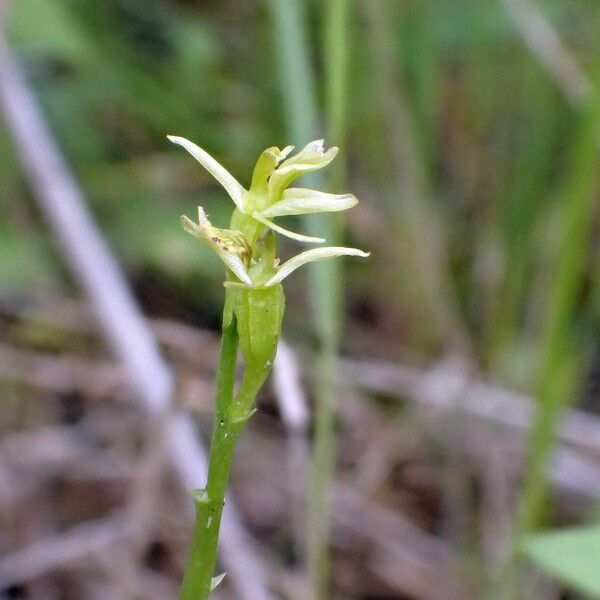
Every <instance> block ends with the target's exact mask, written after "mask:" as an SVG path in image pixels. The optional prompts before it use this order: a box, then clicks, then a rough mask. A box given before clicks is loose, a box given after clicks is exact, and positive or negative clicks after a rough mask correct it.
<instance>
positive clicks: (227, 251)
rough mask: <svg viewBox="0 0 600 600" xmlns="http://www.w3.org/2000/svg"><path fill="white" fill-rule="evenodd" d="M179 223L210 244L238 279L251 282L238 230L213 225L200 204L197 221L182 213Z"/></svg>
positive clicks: (243, 241) (245, 249) (245, 248)
mask: <svg viewBox="0 0 600 600" xmlns="http://www.w3.org/2000/svg"><path fill="white" fill-rule="evenodd" d="M181 225H182V226H183V228H184V229H185V231H187V232H188V233H190V234H191V235H193V236H194V237H196V238H198V239H199V240H201V241H203V242H204V243H205V244H207V245H208V246H210V247H211V248H212V249H213V250H214V251H215V252H216V253H217V255H218V256H219V258H220V259H221V260H222V261H223V262H224V263H225V265H226V266H227V267H228V268H229V269H230V270H231V271H232V272H233V273H234V274H235V275H236V277H237V278H238V279H239V280H240V281H243V282H244V283H245V284H247V285H251V284H252V280H251V279H250V276H249V275H248V271H247V269H246V264H245V262H244V259H243V258H242V256H243V255H244V254H245V253H246V252H247V251H248V248H247V244H245V240H244V238H243V235H242V234H241V233H240V232H239V231H230V230H228V229H217V228H216V227H213V226H212V225H211V223H210V221H209V220H208V218H207V217H206V214H205V213H204V210H203V209H202V208H201V207H200V206H199V207H198V223H194V222H193V221H192V220H191V219H189V218H188V217H186V216H185V215H183V216H182V217H181Z"/></svg>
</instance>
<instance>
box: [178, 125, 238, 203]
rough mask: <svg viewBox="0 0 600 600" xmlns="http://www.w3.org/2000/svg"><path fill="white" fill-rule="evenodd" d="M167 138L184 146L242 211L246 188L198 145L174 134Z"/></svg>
mask: <svg viewBox="0 0 600 600" xmlns="http://www.w3.org/2000/svg"><path fill="white" fill-rule="evenodd" d="M167 138H168V139H169V140H170V141H171V142H173V143H174V144H178V145H179V146H182V147H183V148H185V149H186V150H187V151H188V152H189V153H190V154H191V155H192V156H193V157H194V158H195V159H196V160H197V161H198V162H199V163H200V164H201V165H202V166H203V167H204V168H205V169H206V170H207V171H208V172H209V173H210V174H211V175H212V176H213V177H214V178H215V179H216V180H217V181H218V182H219V183H220V184H221V185H222V186H223V187H224V188H225V191H226V192H227V193H228V194H229V195H230V196H231V199H232V200H233V201H234V202H235V205H236V206H237V207H238V208H239V209H240V210H241V211H242V212H243V210H244V209H243V205H244V202H243V194H244V192H245V191H246V190H245V189H244V188H243V187H242V185H241V184H240V183H239V182H238V181H237V179H236V178H235V177H234V176H233V175H232V174H231V173H230V172H229V171H228V170H227V169H226V168H225V167H224V166H223V165H221V164H220V163H219V162H218V161H216V160H215V159H214V158H213V157H212V156H211V155H210V154H209V153H208V152H205V151H204V150H202V148H200V146H197V145H196V144H194V143H193V142H190V141H189V140H186V139H185V138H182V137H178V136H175V135H168V136H167Z"/></svg>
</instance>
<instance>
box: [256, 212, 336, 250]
mask: <svg viewBox="0 0 600 600" xmlns="http://www.w3.org/2000/svg"><path fill="white" fill-rule="evenodd" d="M252 216H253V217H254V218H255V219H256V220H257V221H258V222H259V223H262V224H263V225H266V226H267V227H268V228H269V229H272V230H273V231H276V232H277V233H280V234H281V235H284V236H285V237H289V238H291V239H293V240H296V241H298V242H307V243H309V244H322V243H323V242H324V241H325V240H324V239H323V238H318V237H311V236H309V235H302V234H301V233H294V232H293V231H290V230H289V229H284V228H283V227H281V226H279V225H276V224H275V223H273V221H269V219H265V218H264V217H262V216H261V215H260V214H259V213H258V212H254V213H252Z"/></svg>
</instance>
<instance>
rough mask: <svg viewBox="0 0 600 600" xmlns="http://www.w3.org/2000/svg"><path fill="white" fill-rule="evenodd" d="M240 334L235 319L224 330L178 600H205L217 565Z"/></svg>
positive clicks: (233, 441)
mask: <svg viewBox="0 0 600 600" xmlns="http://www.w3.org/2000/svg"><path fill="white" fill-rule="evenodd" d="M237 347H238V334H237V327H236V321H235V319H232V321H231V323H230V324H229V325H228V326H227V327H224V328H223V338H222V341H221V356H220V359H219V366H218V369H217V392H216V408H215V417H214V427H213V436H212V442H211V447H210V459H209V466H208V478H207V483H206V489H205V490H198V491H197V492H196V494H195V507H196V524H195V526H194V532H193V534H192V546H191V549H190V554H189V557H188V562H187V566H186V570H185V575H184V577H183V583H182V584H181V590H180V591H179V600H205V599H206V598H208V596H209V594H210V586H211V582H212V578H213V575H214V571H215V565H216V562H217V542H218V538H219V528H220V525H221V514H222V512H223V504H224V503H225V490H226V488H227V482H228V480H229V471H230V468H231V460H232V458H233V452H234V449H235V444H236V441H237V436H238V433H239V430H240V425H239V424H237V423H235V424H233V423H230V422H229V419H228V418H227V415H228V407H229V406H230V405H231V403H232V399H233V386H234V383H235V365H236V357H237Z"/></svg>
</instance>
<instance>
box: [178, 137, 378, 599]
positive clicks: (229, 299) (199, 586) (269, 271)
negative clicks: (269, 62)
mask: <svg viewBox="0 0 600 600" xmlns="http://www.w3.org/2000/svg"><path fill="white" fill-rule="evenodd" d="M168 137H169V139H170V140H171V141H172V142H173V143H175V144H178V145H180V146H182V147H183V148H185V149H186V150H187V151H188V152H189V153H190V154H191V155H192V156H193V157H194V158H195V159H196V160H198V162H200V164H202V166H203V167H204V168H205V169H206V170H207V171H208V172H209V173H210V174H211V175H213V177H214V178H215V179H216V180H217V181H218V182H219V183H220V184H221V185H222V186H223V187H224V188H225V190H226V191H227V193H228V194H229V196H230V197H231V199H232V200H233V202H234V204H235V209H234V211H233V214H232V216H231V222H230V225H229V228H228V229H219V228H217V227H215V226H213V225H212V223H211V222H210V220H209V219H208V217H207V215H206V213H205V212H204V210H203V208H202V207H198V222H194V221H192V220H191V219H189V218H188V217H186V216H183V217H181V222H182V225H183V228H184V229H185V230H186V231H187V232H188V233H190V234H191V235H193V236H194V237H196V238H198V239H199V240H201V241H202V242H203V243H204V244H206V245H208V246H209V247H210V248H212V249H213V250H214V251H215V253H216V254H217V255H218V256H219V258H220V259H221V260H222V261H223V263H225V266H226V267H227V277H226V280H225V283H224V285H225V290H226V291H225V306H224V310H223V338H222V343H221V357H220V360H219V366H218V371H217V385H216V388H217V389H216V406H215V417H214V427H213V435H212V441H211V447H210V457H209V466H208V477H207V483H206V487H205V488H204V489H202V490H194V492H193V494H192V495H193V497H194V503H195V507H196V524H195V527H194V532H193V536H192V545H191V549H190V553H189V557H188V563H187V567H186V571H185V575H184V578H183V583H182V586H181V590H180V593H179V600H205V599H206V598H208V596H209V594H210V593H211V591H212V590H213V589H214V588H215V587H216V586H217V585H218V584H219V583H220V581H221V580H222V579H223V575H219V576H217V577H214V570H215V565H216V556H217V542H218V536H219V527H220V523H221V515H222V511H223V505H224V502H225V491H226V488H227V483H228V480H229V472H230V468H231V461H232V459H233V453H234V450H235V446H236V442H237V438H238V435H239V433H240V431H241V429H242V427H243V426H244V424H245V423H246V421H247V420H248V419H249V418H250V417H251V415H252V413H253V411H254V410H255V409H254V402H255V399H256V395H257V394H258V391H259V390H260V388H261V386H262V385H263V383H264V381H265V380H266V378H267V377H268V375H269V373H270V372H271V368H272V365H273V361H274V359H275V354H276V352H277V344H278V341H279V336H280V333H281V322H282V319H283V313H284V308H285V296H284V293H283V286H282V284H281V282H282V281H283V280H284V279H285V278H286V277H287V276H288V275H290V274H291V273H293V272H294V271H295V270H296V269H297V268H299V267H301V266H302V265H305V264H307V263H309V262H314V261H319V260H325V259H328V258H334V257H337V256H343V255H347V256H360V257H367V256H369V254H368V253H366V252H363V251H362V250H357V249H356V248H344V247H317V248H313V249H311V250H307V251H305V252H301V253H300V254H298V255H296V256H294V257H292V258H290V259H289V260H287V261H285V262H283V263H281V261H280V259H279V258H277V247H276V236H275V233H279V234H281V235H283V236H286V237H289V238H292V239H294V240H297V241H300V242H307V243H314V244H320V243H322V242H324V241H325V240H324V239H322V238H316V237H310V236H307V235H303V234H300V233H295V232H293V231H289V230H288V229H285V228H283V227H281V226H280V225H278V224H277V223H275V222H274V219H276V218H277V217H283V216H289V215H303V214H309V213H319V212H337V211H342V210H346V209H348V208H351V207H353V206H354V205H356V203H357V202H358V201H357V200H356V198H355V197H354V196H353V195H352V194H327V193H324V192H320V191H317V190H309V189H305V188H290V187H289V186H290V185H291V184H292V183H293V182H294V181H295V180H296V179H297V178H298V177H300V176H301V175H303V174H305V173H308V172H310V171H315V170H317V169H321V168H323V167H325V166H327V165H328V164H329V163H330V162H331V161H332V160H333V159H334V158H335V155H336V154H337V152H338V149H337V148H330V149H329V150H327V151H325V149H324V147H323V140H317V141H314V142H311V143H309V144H307V145H306V146H305V147H304V148H303V149H302V150H300V152H298V153H297V154H296V155H294V156H291V157H290V158H288V156H289V155H290V154H291V152H292V150H293V146H287V147H286V148H284V149H283V150H280V149H279V148H275V147H272V148H267V149H266V150H265V151H264V152H263V153H262V154H261V155H260V156H259V158H258V161H257V162H256V166H255V167H254V172H253V174H252V180H251V184H250V187H249V189H247V190H246V189H245V188H244V187H243V186H242V185H241V184H240V183H239V182H238V181H237V180H236V179H235V177H233V176H232V175H231V173H229V171H227V170H226V169H225V168H224V167H223V166H222V165H220V164H219V163H218V162H217V161H216V160H215V159H214V158H213V157H212V156H210V155H209V154H208V153H207V152H205V151H204V150H202V148H200V147H199V146H197V145H196V144H194V143H192V142H190V141H189V140H186V139H185V138H181V137H175V136H168ZM238 348H239V349H240V350H241V354H242V357H243V359H244V373H243V376H242V381H241V383H240V385H239V389H238V390H237V392H234V387H235V385H234V384H235V366H236V357H237V350H238Z"/></svg>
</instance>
